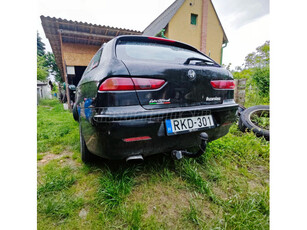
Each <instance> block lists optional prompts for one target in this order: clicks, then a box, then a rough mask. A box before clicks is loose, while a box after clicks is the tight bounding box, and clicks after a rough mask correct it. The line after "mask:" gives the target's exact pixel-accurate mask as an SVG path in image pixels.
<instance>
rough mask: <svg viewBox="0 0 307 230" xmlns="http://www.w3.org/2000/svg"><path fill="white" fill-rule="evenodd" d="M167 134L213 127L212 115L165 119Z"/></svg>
mask: <svg viewBox="0 0 307 230" xmlns="http://www.w3.org/2000/svg"><path fill="white" fill-rule="evenodd" d="M165 124H166V132H167V135H176V134H179V133H187V132H194V131H198V130H201V129H205V128H212V127H214V121H213V119H212V115H205V116H199V117H186V118H178V119H170V120H166V121H165Z"/></svg>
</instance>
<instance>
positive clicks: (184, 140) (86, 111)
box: [73, 36, 238, 162]
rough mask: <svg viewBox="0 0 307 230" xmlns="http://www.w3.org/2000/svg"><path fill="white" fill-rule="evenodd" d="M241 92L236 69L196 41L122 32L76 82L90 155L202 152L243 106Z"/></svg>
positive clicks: (77, 108) (85, 153) (85, 156)
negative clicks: (237, 97)
mask: <svg viewBox="0 0 307 230" xmlns="http://www.w3.org/2000/svg"><path fill="white" fill-rule="evenodd" d="M233 96H234V81H233V77H232V75H231V73H230V72H229V71H228V70H226V69H224V68H222V67H221V66H220V65H218V64H217V63H216V62H215V61H213V60H212V59H211V58H209V57H208V56H206V55H204V54H203V53H201V52H200V51H198V50H197V49H196V48H194V47H192V46H190V45H187V44H184V43H181V42H178V41H173V40H168V39H163V38H158V37H145V36H119V37H116V38H114V39H112V40H111V41H109V42H108V43H105V44H104V45H103V46H102V47H101V48H100V49H99V50H98V52H97V53H96V54H95V56H94V57H93V59H92V60H91V62H90V64H89V65H88V67H87V69H86V70H85V72H84V74H83V76H82V78H81V80H80V82H79V84H78V86H77V89H76V102H75V104H74V108H73V115H74V118H75V120H77V121H78V122H79V125H80V142H81V156H82V160H83V161H84V162H88V161H90V160H91V159H92V154H95V155H98V156H101V157H103V158H107V159H118V160H120V159H126V160H127V161H128V160H136V159H143V157H146V156H149V155H152V154H157V153H167V152H171V154H172V155H173V156H174V157H175V158H177V159H180V158H182V157H183V156H188V157H197V156H199V155H201V154H202V153H203V152H204V151H205V148H206V144H207V141H212V140H215V139H217V138H220V137H222V136H224V135H226V134H227V133H228V131H229V127H230V126H231V124H232V122H234V121H235V119H236V115H235V114H236V111H237V108H238V105H237V104H236V103H235V102H234V99H233ZM198 145H199V146H200V150H199V151H198V152H196V153H192V152H188V151H186V150H187V149H188V148H190V147H193V146H198Z"/></svg>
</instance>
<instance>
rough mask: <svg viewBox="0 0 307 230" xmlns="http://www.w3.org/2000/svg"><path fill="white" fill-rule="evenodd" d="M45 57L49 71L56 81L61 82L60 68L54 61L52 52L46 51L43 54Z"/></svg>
mask: <svg viewBox="0 0 307 230" xmlns="http://www.w3.org/2000/svg"><path fill="white" fill-rule="evenodd" d="M45 58H46V67H48V68H49V71H50V73H51V74H53V75H54V76H55V80H56V81H57V82H63V79H62V78H61V74H60V70H59V68H58V65H57V64H56V62H55V58H54V55H53V53H50V52H47V53H46V55H45Z"/></svg>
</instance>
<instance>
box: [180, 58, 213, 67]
mask: <svg viewBox="0 0 307 230" xmlns="http://www.w3.org/2000/svg"><path fill="white" fill-rule="evenodd" d="M191 61H200V62H201V63H200V64H196V65H203V64H205V65H207V64H209V65H218V64H216V63H215V62H213V61H211V60H208V59H203V58H197V57H190V58H188V59H187V60H186V61H185V62H184V63H183V64H184V65H188V64H190V62H191Z"/></svg>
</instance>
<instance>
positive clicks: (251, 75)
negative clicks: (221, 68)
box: [228, 41, 270, 107]
mask: <svg viewBox="0 0 307 230" xmlns="http://www.w3.org/2000/svg"><path fill="white" fill-rule="evenodd" d="M230 65H231V64H229V65H228V68H230ZM232 74H233V76H234V78H235V79H242V78H246V79H247V83H246V97H245V98H246V104H245V106H246V107H250V106H254V105H260V104H262V105H267V104H269V102H270V41H266V42H265V43H264V44H263V45H261V46H259V47H257V48H256V52H252V53H250V54H248V55H247V56H246V57H245V61H244V64H243V69H242V67H239V66H237V67H236V68H235V71H232Z"/></svg>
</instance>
